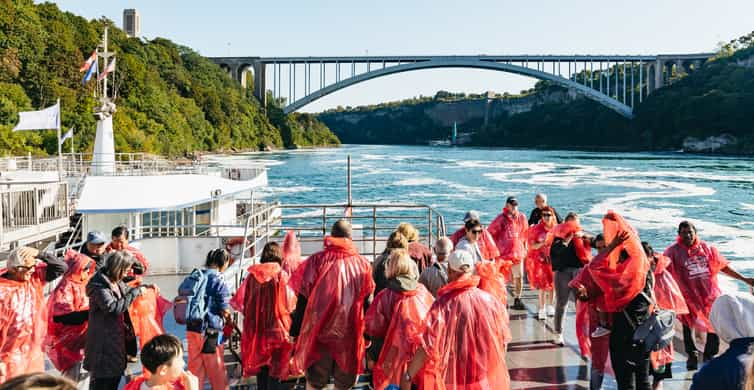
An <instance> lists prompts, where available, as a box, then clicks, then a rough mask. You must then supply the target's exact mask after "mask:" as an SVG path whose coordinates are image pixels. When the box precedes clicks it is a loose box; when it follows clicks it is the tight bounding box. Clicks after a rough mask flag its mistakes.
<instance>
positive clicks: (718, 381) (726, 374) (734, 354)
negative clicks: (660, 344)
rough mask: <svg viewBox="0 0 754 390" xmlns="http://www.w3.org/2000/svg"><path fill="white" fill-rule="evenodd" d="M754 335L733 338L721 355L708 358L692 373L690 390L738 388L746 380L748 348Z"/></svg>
mask: <svg viewBox="0 0 754 390" xmlns="http://www.w3.org/2000/svg"><path fill="white" fill-rule="evenodd" d="M752 345H754V337H751V338H742V339H735V340H733V341H732V342H731V343H730V347H728V350H727V351H725V353H723V354H722V355H720V356H718V357H716V358H714V359H712V360H710V361H709V362H708V363H706V364H705V365H704V366H702V368H701V369H700V370H699V372H697V373H696V374H694V381H693V382H692V383H691V389H692V390H704V389H715V390H728V389H730V390H740V389H743V385H744V382H746V368H747V367H748V364H749V362H750V361H751V352H750V350H749V348H750V347H751V346H752Z"/></svg>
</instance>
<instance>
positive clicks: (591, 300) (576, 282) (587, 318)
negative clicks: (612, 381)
mask: <svg viewBox="0 0 754 390" xmlns="http://www.w3.org/2000/svg"><path fill="white" fill-rule="evenodd" d="M602 256H603V257H604V254H603V255H602ZM595 260H596V261H600V255H597V257H595ZM568 286H569V287H571V288H573V289H578V287H579V286H584V288H586V292H587V296H588V301H586V302H584V301H580V300H579V301H577V302H576V337H577V338H578V340H579V348H580V349H581V355H582V356H584V357H591V358H592V366H593V367H594V368H596V369H598V370H600V372H604V368H605V361H606V360H607V356H608V352H609V349H610V345H609V340H610V338H609V337H598V338H594V339H593V338H592V336H591V335H592V332H594V330H595V329H597V327H598V326H599V315H598V311H603V312H604V311H605V310H604V302H605V301H604V296H603V294H602V290H601V289H600V288H599V286H597V284H596V283H595V282H594V279H592V275H591V274H590V273H589V270H587V269H586V268H582V269H581V271H579V273H578V274H576V277H575V278H573V280H571V282H570V283H569V284H568Z"/></svg>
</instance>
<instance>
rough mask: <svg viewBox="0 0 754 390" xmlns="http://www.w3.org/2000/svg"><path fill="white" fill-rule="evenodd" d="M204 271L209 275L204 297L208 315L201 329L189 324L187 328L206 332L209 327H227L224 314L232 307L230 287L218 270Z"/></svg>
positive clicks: (218, 328)
mask: <svg viewBox="0 0 754 390" xmlns="http://www.w3.org/2000/svg"><path fill="white" fill-rule="evenodd" d="M203 272H204V275H205V276H206V277H207V287H206V288H205V294H206V295H205V298H204V299H205V301H204V302H205V305H206V307H207V317H206V318H205V320H204V323H202V326H201V328H200V329H197V328H195V327H192V326H188V327H187V330H189V331H192V332H204V331H205V330H206V329H207V328H212V329H217V330H222V329H223V327H225V319H224V318H223V315H222V314H223V312H224V311H225V310H227V309H228V308H229V307H230V289H229V288H228V285H227V284H226V283H225V279H223V276H222V275H221V274H220V272H219V271H218V270H216V269H211V268H210V269H206V270H204V271H203Z"/></svg>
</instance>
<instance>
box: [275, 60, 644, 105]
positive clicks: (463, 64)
mask: <svg viewBox="0 0 754 390" xmlns="http://www.w3.org/2000/svg"><path fill="white" fill-rule="evenodd" d="M436 68H471V69H486V70H494V71H500V72H506V73H513V74H518V75H522V76H528V77H533V78H536V79H539V80H547V81H552V82H553V83H555V84H557V85H560V86H563V87H565V88H568V89H571V90H574V91H576V92H578V93H580V94H582V95H583V96H585V97H587V98H589V99H591V100H594V101H596V102H598V103H600V104H602V105H604V106H606V107H608V108H610V109H611V110H613V111H615V112H617V113H618V114H620V115H623V116H624V117H626V118H632V117H633V110H632V109H631V107H629V106H628V105H626V104H624V103H622V102H620V101H618V100H616V99H613V98H611V97H609V96H607V95H605V94H603V93H601V92H599V91H597V90H595V89H592V88H589V87H588V86H586V85H583V84H579V83H577V82H575V81H573V80H570V79H567V78H564V77H561V76H558V75H555V74H550V73H546V72H543V71H540V70H536V69H531V68H527V67H523V66H519V65H513V64H510V63H504V62H495V61H490V60H484V59H468V58H452V57H451V58H441V59H430V60H424V61H417V62H411V63H405V64H400V65H395V66H390V67H386V68H380V69H376V70H372V71H369V72H366V73H362V74H359V75H357V76H354V77H351V78H348V79H344V80H341V81H339V82H336V83H334V84H331V85H328V86H326V87H324V88H321V89H319V90H316V91H313V92H312V93H310V94H309V95H306V96H304V97H303V98H301V99H298V100H296V101H294V102H292V103H291V104H289V105H288V106H286V107H285V108H284V109H283V111H284V112H286V113H290V112H293V111H296V110H298V109H300V108H302V107H304V106H306V105H307V104H310V103H312V102H314V101H316V100H318V99H321V98H323V97H325V96H327V95H329V94H331V93H333V92H336V91H339V90H341V89H344V88H347V87H350V86H352V85H356V84H359V83H362V82H365V81H368V80H372V79H376V78H379V77H383V76H387V75H391V74H397V73H403V72H409V71H415V70H422V69H436Z"/></svg>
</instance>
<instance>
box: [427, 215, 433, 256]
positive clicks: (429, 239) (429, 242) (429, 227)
mask: <svg viewBox="0 0 754 390" xmlns="http://www.w3.org/2000/svg"><path fill="white" fill-rule="evenodd" d="M427 246H428V247H430V248H432V208H430V207H427Z"/></svg>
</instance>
